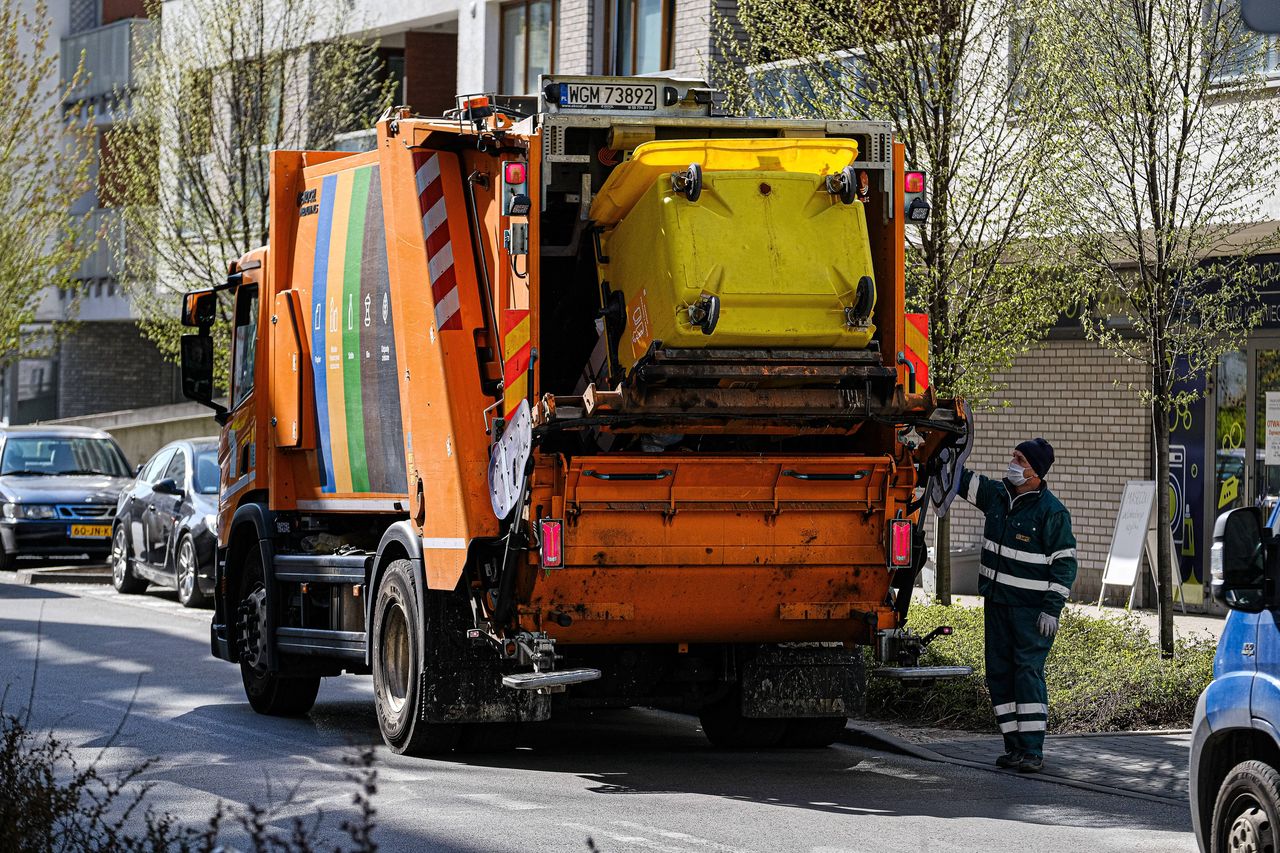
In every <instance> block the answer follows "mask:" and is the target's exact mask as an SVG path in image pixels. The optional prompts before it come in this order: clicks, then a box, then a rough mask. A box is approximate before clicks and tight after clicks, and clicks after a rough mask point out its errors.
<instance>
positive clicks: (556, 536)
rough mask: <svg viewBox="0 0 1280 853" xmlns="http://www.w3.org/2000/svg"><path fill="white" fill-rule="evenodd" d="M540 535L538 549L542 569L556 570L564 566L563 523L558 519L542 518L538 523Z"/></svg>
mask: <svg viewBox="0 0 1280 853" xmlns="http://www.w3.org/2000/svg"><path fill="white" fill-rule="evenodd" d="M538 528H539V531H540V533H541V534H542V536H541V538H542V547H541V548H539V549H538V553H539V556H541V558H542V568H544V569H558V568H560V567H561V566H563V565H564V522H563V521H561V520H560V519H558V518H544V519H542V520H541V521H539V522H538Z"/></svg>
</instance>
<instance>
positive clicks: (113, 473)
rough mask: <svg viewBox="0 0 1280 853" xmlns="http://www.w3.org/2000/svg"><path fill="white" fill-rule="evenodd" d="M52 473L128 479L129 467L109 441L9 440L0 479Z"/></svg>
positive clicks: (55, 437)
mask: <svg viewBox="0 0 1280 853" xmlns="http://www.w3.org/2000/svg"><path fill="white" fill-rule="evenodd" d="M9 474H12V475H17V476H22V475H25V476H41V475H50V476H51V475H54V474H105V475H107V476H109V477H128V476H129V475H130V471H129V466H128V464H127V463H126V462H125V460H124V454H123V453H121V452H120V448H119V447H117V446H116V443H115V442H114V441H112V440H111V439H109V438H63V437H57V436H20V437H11V438H10V439H9V440H8V441H6V442H5V444H4V455H3V457H2V458H0V476H5V475H9Z"/></svg>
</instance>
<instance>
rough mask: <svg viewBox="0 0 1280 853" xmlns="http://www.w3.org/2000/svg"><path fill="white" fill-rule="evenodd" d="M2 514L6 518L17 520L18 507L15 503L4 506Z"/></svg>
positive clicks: (0, 510) (0, 509)
mask: <svg viewBox="0 0 1280 853" xmlns="http://www.w3.org/2000/svg"><path fill="white" fill-rule="evenodd" d="M0 513H2V514H3V515H4V517H5V518H17V517H18V505H17V504H14V503H6V504H4V505H3V506H0Z"/></svg>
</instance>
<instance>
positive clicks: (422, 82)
mask: <svg viewBox="0 0 1280 853" xmlns="http://www.w3.org/2000/svg"><path fill="white" fill-rule="evenodd" d="M457 89H458V37H457V36H456V35H455V34H453V33H415V32H407V33H405V34H404V97H405V103H406V104H408V105H409V106H410V107H412V108H413V109H414V111H415V112H417V113H420V114H421V115H428V116H438V115H443V114H444V111H445V110H447V109H451V108H452V107H453V106H454V98H455V96H456V95H457Z"/></svg>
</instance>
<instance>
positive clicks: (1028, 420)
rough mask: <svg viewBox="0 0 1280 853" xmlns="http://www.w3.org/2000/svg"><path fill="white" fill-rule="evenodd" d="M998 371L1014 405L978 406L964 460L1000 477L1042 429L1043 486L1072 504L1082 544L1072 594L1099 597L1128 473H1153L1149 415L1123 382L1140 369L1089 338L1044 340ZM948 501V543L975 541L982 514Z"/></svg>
mask: <svg viewBox="0 0 1280 853" xmlns="http://www.w3.org/2000/svg"><path fill="white" fill-rule="evenodd" d="M1005 379H1006V380H1007V381H1009V388H1008V391H1007V392H1006V393H1005V394H1004V395H1003V397H1004V399H1007V400H1008V401H1009V403H1010V404H1011V405H1010V406H1009V407H1007V408H1000V409H996V410H994V411H979V412H977V413H975V421H976V428H977V433H976V440H975V443H974V448H973V453H972V454H971V455H970V456H969V467H970V468H971V469H973V470H974V471H979V472H981V473H983V474H986V475H987V476H989V477H1000V476H1003V473H1002V472H1003V471H1004V468H1005V465H1007V464H1008V462H1009V454H1010V452H1011V451H1012V450H1013V446H1014V445H1015V444H1017V443H1018V442H1020V441H1023V440H1025V439H1027V438H1032V437H1034V436H1037V435H1039V436H1043V437H1044V438H1045V439H1046V440H1047V441H1048V442H1049V443H1050V444H1052V445H1053V449H1054V454H1055V457H1056V460H1057V461H1056V462H1054V465H1053V470H1052V471H1050V473H1049V477H1048V483H1049V488H1050V489H1052V490H1053V492H1054V494H1056V495H1057V496H1058V498H1059V499H1060V500H1061V501H1062V502H1063V503H1064V504H1065V505H1066V507H1067V509H1068V510H1070V511H1071V517H1072V528H1073V530H1074V531H1075V534H1076V541H1077V543H1078V546H1079V547H1078V558H1079V562H1080V572H1079V574H1078V575H1077V577H1076V583H1075V587H1074V588H1073V589H1072V596H1071V597H1072V598H1073V599H1078V600H1089V599H1092V600H1094V601H1096V600H1097V598H1098V587H1099V583H1100V581H1101V579H1102V568H1103V565H1104V564H1105V562H1106V558H1107V549H1108V548H1109V547H1110V545H1111V532H1112V529H1113V527H1114V526H1115V519H1116V511H1117V510H1118V509H1119V506H1120V495H1121V493H1122V492H1123V491H1124V484H1125V481H1126V480H1144V479H1151V464H1152V463H1151V458H1152V454H1151V427H1150V420H1149V417H1148V415H1147V413H1146V411H1145V410H1144V408H1143V407H1142V406H1141V404H1140V401H1139V400H1138V392H1137V391H1136V390H1131V389H1130V388H1129V387H1128V385H1129V383H1138V382H1141V380H1142V379H1143V374H1142V371H1141V369H1140V368H1138V367H1137V366H1135V365H1133V364H1131V363H1129V362H1127V361H1125V360H1123V359H1120V358H1117V357H1116V356H1114V355H1112V354H1111V353H1109V352H1107V351H1105V350H1102V349H1100V348H1099V347H1098V346H1097V345H1096V344H1093V343H1091V342H1089V341H1083V340H1050V341H1047V342H1045V344H1044V345H1043V346H1041V347H1040V348H1039V349H1036V350H1033V351H1031V352H1029V353H1027V354H1025V355H1024V356H1022V357H1021V358H1019V359H1018V361H1017V363H1016V365H1015V366H1014V369H1013V370H1012V371H1011V373H1010V374H1009V375H1007V376H1006V377H1005ZM1135 387H1136V386H1135ZM955 507H956V508H955V509H954V510H953V513H952V524H951V541H952V547H953V548H960V547H973V548H978V547H981V545H982V517H981V516H980V515H979V513H978V511H977V510H976V509H974V508H973V507H972V506H970V505H969V504H967V503H965V502H964V501H961V500H957V501H956V503H955Z"/></svg>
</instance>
